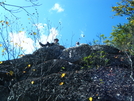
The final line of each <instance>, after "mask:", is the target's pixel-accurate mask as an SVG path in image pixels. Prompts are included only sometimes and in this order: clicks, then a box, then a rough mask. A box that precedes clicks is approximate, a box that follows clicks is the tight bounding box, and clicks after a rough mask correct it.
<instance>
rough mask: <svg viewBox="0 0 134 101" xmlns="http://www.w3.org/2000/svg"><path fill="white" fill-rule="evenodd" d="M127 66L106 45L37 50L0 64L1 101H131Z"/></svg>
mask: <svg viewBox="0 0 134 101" xmlns="http://www.w3.org/2000/svg"><path fill="white" fill-rule="evenodd" d="M101 51H103V52H105V53H106V54H102V53H101ZM87 56H89V57H88V58H89V63H88V65H87V62H86V64H85V61H84V62H83V58H84V57H87ZM131 58H132V60H134V57H133V56H132V57H131ZM105 60H108V62H107V64H105ZM99 62H100V63H99ZM130 63H131V62H130V61H129V59H128V57H127V55H125V53H120V52H119V50H118V49H116V48H114V47H111V46H107V45H94V46H89V45H88V44H83V45H80V46H78V47H72V48H68V49H65V48H64V47H63V46H59V45H54V46H51V47H44V48H40V49H38V50H37V51H35V52H33V54H27V55H25V56H23V57H21V58H19V59H14V60H7V61H3V63H2V64H0V101H89V97H92V98H93V101H134V81H133V80H132V79H131V78H130V75H131V73H132V69H130V65H131V64H130ZM88 66H90V68H89V67H88ZM91 66H92V67H91Z"/></svg>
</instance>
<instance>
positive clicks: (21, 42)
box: [9, 31, 35, 54]
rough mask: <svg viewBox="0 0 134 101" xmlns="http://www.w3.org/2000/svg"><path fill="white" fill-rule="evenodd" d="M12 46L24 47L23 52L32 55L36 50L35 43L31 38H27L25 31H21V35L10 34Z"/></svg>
mask: <svg viewBox="0 0 134 101" xmlns="http://www.w3.org/2000/svg"><path fill="white" fill-rule="evenodd" d="M9 36H10V41H11V45H14V47H16V48H18V47H20V48H21V47H22V50H24V51H25V53H27V54H28V53H31V52H32V51H33V50H34V49H35V48H34V45H33V44H34V41H33V40H32V39H31V38H28V37H27V36H26V33H25V32H24V31H21V32H19V33H9Z"/></svg>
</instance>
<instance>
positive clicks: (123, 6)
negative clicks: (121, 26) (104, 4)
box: [112, 0, 134, 16]
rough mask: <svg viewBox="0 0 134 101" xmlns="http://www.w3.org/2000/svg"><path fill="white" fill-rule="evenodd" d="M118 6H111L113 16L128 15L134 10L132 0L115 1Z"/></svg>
mask: <svg viewBox="0 0 134 101" xmlns="http://www.w3.org/2000/svg"><path fill="white" fill-rule="evenodd" d="M117 5H118V6H113V7H112V11H114V12H115V16H123V15H129V16H131V15H132V14H133V12H134V1H132V0H122V1H121V2H118V3H117Z"/></svg>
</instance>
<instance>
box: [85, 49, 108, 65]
mask: <svg viewBox="0 0 134 101" xmlns="http://www.w3.org/2000/svg"><path fill="white" fill-rule="evenodd" d="M108 61H109V59H108V58H107V53H106V52H104V51H95V52H93V53H91V54H90V55H89V56H87V57H84V58H83V62H84V66H85V67H86V68H93V67H101V66H106V65H108ZM83 68H84V67H83Z"/></svg>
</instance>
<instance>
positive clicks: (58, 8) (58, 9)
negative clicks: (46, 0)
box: [50, 3, 64, 12]
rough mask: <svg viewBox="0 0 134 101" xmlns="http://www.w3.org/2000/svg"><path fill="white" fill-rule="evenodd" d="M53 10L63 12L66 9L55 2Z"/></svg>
mask: <svg viewBox="0 0 134 101" xmlns="http://www.w3.org/2000/svg"><path fill="white" fill-rule="evenodd" d="M51 10H55V11H57V12H63V11H64V9H63V8H62V7H61V6H60V4H58V3H55V4H54V6H53V7H52V8H51V9H50V11H51Z"/></svg>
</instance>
